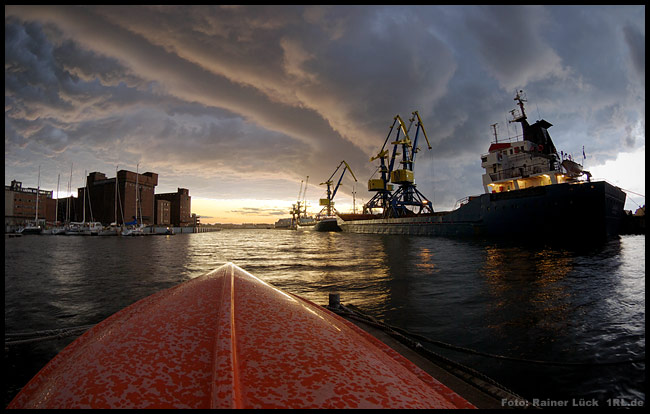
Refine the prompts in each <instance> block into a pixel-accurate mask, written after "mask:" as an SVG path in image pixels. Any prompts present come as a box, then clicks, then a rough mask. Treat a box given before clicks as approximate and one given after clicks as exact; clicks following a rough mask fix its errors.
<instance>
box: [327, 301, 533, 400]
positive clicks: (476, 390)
mask: <svg viewBox="0 0 650 414" xmlns="http://www.w3.org/2000/svg"><path fill="white" fill-rule="evenodd" d="M325 308H326V309H328V310H330V311H332V312H334V313H336V314H337V315H339V316H341V317H343V318H345V319H346V320H348V321H349V322H352V323H354V324H355V325H356V326H358V327H359V328H361V329H363V330H364V331H366V332H368V333H369V334H371V335H372V336H374V337H375V338H377V339H379V340H380V341H382V342H383V343H385V344H386V345H388V346H390V347H391V348H392V349H393V350H395V351H396V352H398V353H399V354H400V355H402V356H403V357H405V358H406V359H408V360H409V361H411V362H413V363H414V364H415V365H417V366H418V367H419V368H420V369H422V370H424V371H425V372H426V373H428V374H429V375H431V376H432V377H433V378H436V379H437V380H439V381H440V382H442V383H444V384H445V385H446V386H447V387H449V388H450V389H451V390H452V391H454V392H456V393H457V394H458V395H460V396H461V397H463V398H465V399H466V400H467V401H469V402H470V403H472V404H474V405H475V406H476V407H477V408H479V409H495V408H512V407H513V406H516V407H517V408H535V407H533V406H532V405H531V404H530V402H528V401H527V400H526V399H525V398H523V397H521V396H519V395H517V394H515V393H514V392H512V391H510V390H508V389H507V388H505V387H504V386H502V385H500V384H498V383H497V382H495V381H494V380H492V379H490V378H488V377H486V376H485V375H483V374H481V373H479V372H476V371H474V370H473V369H471V368H469V367H465V366H463V365H460V364H458V363H455V362H453V361H451V360H449V359H447V358H445V357H443V356H441V355H437V354H435V353H433V352H431V351H428V350H426V348H423V347H422V345H421V344H419V343H418V342H416V341H414V340H412V339H410V338H408V337H406V336H404V335H402V334H401V333H399V332H397V331H395V330H393V329H392V328H391V327H389V326H388V325H385V324H383V323H382V322H380V321H378V320H376V319H374V318H373V317H371V316H369V315H366V314H364V313H363V312H362V311H360V310H359V309H357V308H355V307H354V306H352V305H348V306H343V305H340V304H338V305H336V304H333V305H327V306H325ZM416 349H418V350H419V351H417V350H416ZM503 400H509V401H517V404H516V405H514V404H511V405H504V404H503V403H502V401H503Z"/></svg>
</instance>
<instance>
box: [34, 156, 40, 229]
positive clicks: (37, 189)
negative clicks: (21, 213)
mask: <svg viewBox="0 0 650 414" xmlns="http://www.w3.org/2000/svg"><path fill="white" fill-rule="evenodd" d="M40 192H41V166H40V165H39V166H38V186H37V188H36V218H35V219H34V221H35V222H36V223H34V225H35V226H38V198H39V197H38V196H39V193H40Z"/></svg>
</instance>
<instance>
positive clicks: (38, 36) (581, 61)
mask: <svg viewBox="0 0 650 414" xmlns="http://www.w3.org/2000/svg"><path fill="white" fill-rule="evenodd" d="M644 16H645V7H644V6H620V7H614V6H609V7H596V6H571V7H570V6H554V7H547V6H521V7H520V6H417V7H416V6H408V7H404V6H399V7H398V6H6V7H5V176H6V177H7V179H8V180H10V179H14V178H15V179H18V180H22V181H23V182H24V183H25V185H28V186H29V185H35V182H34V181H35V176H36V174H35V171H36V169H37V167H38V165H41V166H42V167H41V168H42V171H49V172H50V173H49V174H44V177H45V178H43V179H42V181H43V182H42V186H44V187H46V188H47V187H49V188H53V187H54V186H55V185H56V184H55V181H56V176H57V174H58V173H59V172H60V173H61V174H66V171H68V172H69V170H70V164H71V163H74V167H75V174H74V177H73V186H77V185H80V183H81V182H82V177H83V171H84V170H88V171H95V170H97V171H101V172H104V173H106V174H108V175H111V174H112V172H113V171H114V169H115V166H116V165H119V167H120V168H126V169H131V170H135V165H136V164H137V163H140V166H141V167H142V168H144V169H145V170H146V171H154V172H157V173H158V174H159V191H160V192H168V191H175V190H176V188H177V187H184V188H189V189H190V193H191V195H194V196H199V197H205V198H215V199H219V198H229V199H236V198H259V199H285V200H287V201H290V200H292V199H295V197H296V194H297V190H298V188H299V185H300V180H303V179H305V177H306V176H308V175H309V176H310V177H311V180H310V193H309V194H311V195H312V196H313V198H314V199H316V197H317V196H319V195H320V192H321V191H323V190H324V189H323V187H322V186H319V187H317V184H318V183H320V182H322V181H324V180H325V179H326V178H327V177H329V176H330V174H331V173H332V172H333V171H334V169H335V168H336V166H337V165H338V163H339V162H340V161H341V160H342V159H345V160H346V161H347V162H348V163H349V164H350V165H351V167H352V168H353V170H354V172H355V175H356V176H357V178H359V181H360V182H359V183H357V197H358V198H359V199H365V200H367V199H368V198H369V197H370V194H369V193H367V194H366V192H365V190H364V187H365V182H366V181H367V179H368V178H370V176H371V175H372V174H373V172H374V171H375V169H376V165H375V164H372V163H370V162H368V160H369V158H370V157H371V156H373V155H375V154H376V153H377V151H378V150H379V148H380V147H381V144H382V143H383V140H384V139H385V138H386V134H387V132H388V126H389V125H390V124H391V123H392V120H393V117H394V116H395V115H396V114H400V115H401V116H402V117H403V118H404V119H408V118H409V117H410V115H411V112H412V111H415V110H417V111H419V113H420V115H421V117H422V119H423V121H424V124H425V127H426V130H427V134H428V137H429V139H430V140H431V144H432V147H433V149H432V150H431V151H429V150H426V148H425V146H424V144H422V145H421V148H422V151H421V152H420V153H419V155H418V157H419V158H418V164H417V166H416V181H417V183H418V186H419V187H418V188H419V189H420V190H421V191H422V192H423V193H425V194H427V195H429V197H430V198H432V199H433V200H434V202H435V204H434V207H437V209H450V208H452V207H453V205H454V203H455V201H456V200H458V199H460V198H462V197H464V196H467V195H470V194H476V193H479V192H481V191H482V187H481V178H480V175H481V174H482V171H481V168H480V155H481V153H484V152H486V150H487V147H488V145H489V143H490V140H491V137H492V132H491V129H490V125H491V124H493V123H495V122H499V124H500V125H499V134H500V136H501V137H504V138H505V136H507V135H508V133H510V134H514V133H515V130H514V125H512V124H510V125H509V124H508V123H507V121H506V115H507V113H508V111H509V110H510V109H512V108H513V104H514V102H513V100H512V98H513V97H514V92H515V91H516V90H518V89H524V90H525V91H526V93H527V96H528V99H529V102H528V105H529V106H528V111H529V114H530V116H531V118H544V119H546V120H548V121H549V122H551V123H552V124H554V127H553V128H552V129H551V130H550V132H551V135H552V136H553V138H554V139H555V141H556V146H557V147H558V148H560V149H564V150H565V152H575V153H577V152H578V151H580V150H581V148H582V146H583V145H584V146H585V148H586V150H587V151H588V153H589V156H590V158H589V160H588V161H589V162H590V163H592V164H604V163H605V161H607V160H613V159H616V156H617V154H618V153H619V152H626V153H627V152H635V151H640V150H643V151H644V149H645V17H644ZM432 193H435V194H432ZM340 194H342V195H344V196H346V197H349V196H350V194H351V181H349V180H347V179H346V181H345V187H344V188H342V189H341V190H340ZM242 207H243V206H242ZM238 210H240V212H242V213H245V212H249V213H250V212H253V211H254V210H245V209H243V208H242V209H238ZM249 215H251V214H246V216H249Z"/></svg>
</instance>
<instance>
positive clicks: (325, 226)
mask: <svg viewBox="0 0 650 414" xmlns="http://www.w3.org/2000/svg"><path fill="white" fill-rule="evenodd" d="M314 230H315V231H323V232H325V231H341V228H340V227H339V225H338V222H337V220H336V219H335V218H331V219H325V220H320V221H319V222H317V223H316V225H315V226H314Z"/></svg>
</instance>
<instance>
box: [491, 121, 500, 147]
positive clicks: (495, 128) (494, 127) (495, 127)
mask: <svg viewBox="0 0 650 414" xmlns="http://www.w3.org/2000/svg"><path fill="white" fill-rule="evenodd" d="M497 125H499V124H498V123H496V124H492V125H490V126H491V127H492V129H493V130H494V142H495V143H498V142H499V138H498V137H497Z"/></svg>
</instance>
